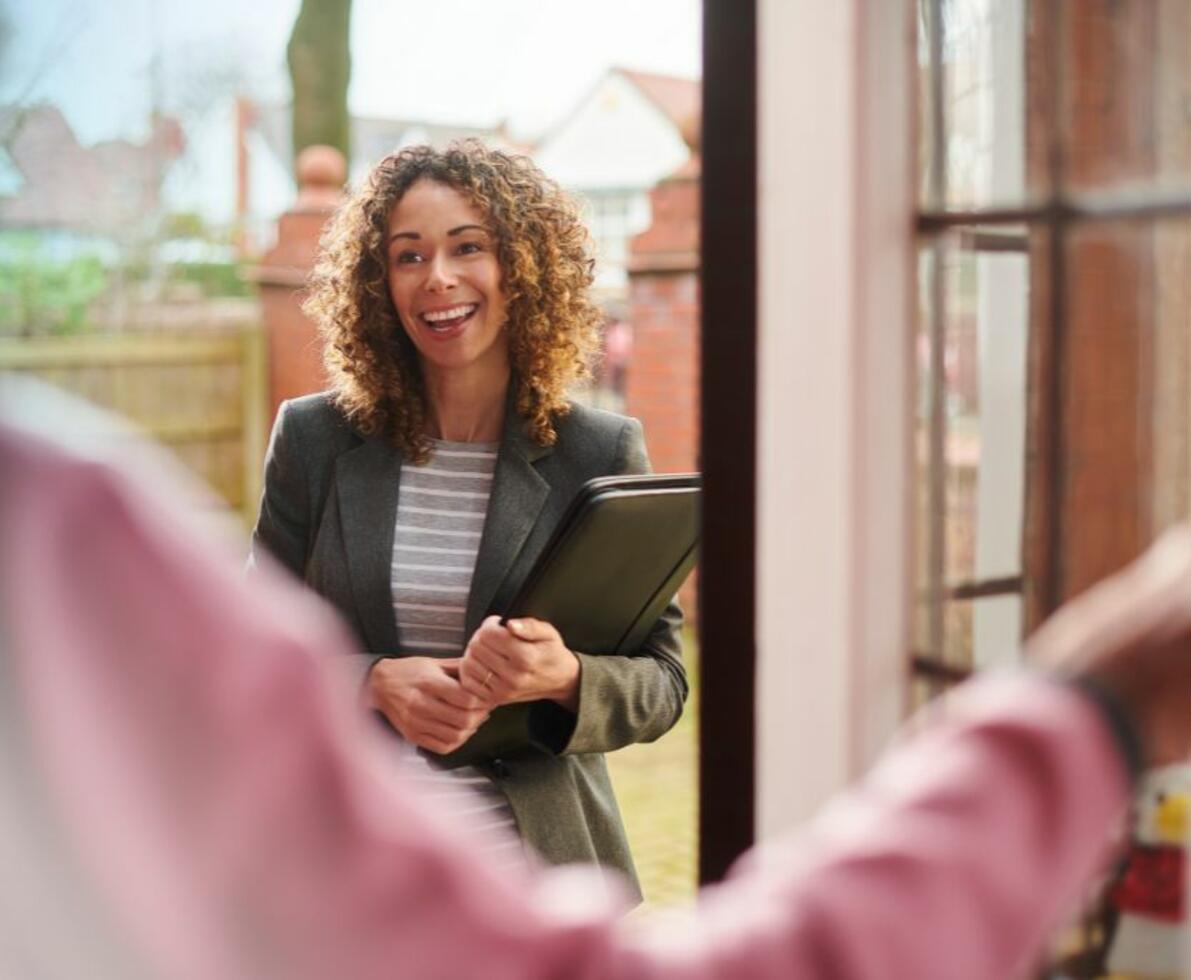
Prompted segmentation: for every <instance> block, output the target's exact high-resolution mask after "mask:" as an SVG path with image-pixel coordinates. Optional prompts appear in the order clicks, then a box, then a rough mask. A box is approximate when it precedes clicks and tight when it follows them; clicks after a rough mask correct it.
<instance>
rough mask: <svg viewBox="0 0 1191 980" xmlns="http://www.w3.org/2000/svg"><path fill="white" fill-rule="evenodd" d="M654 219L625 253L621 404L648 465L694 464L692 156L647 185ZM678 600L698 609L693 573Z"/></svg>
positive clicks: (683, 468)
mask: <svg viewBox="0 0 1191 980" xmlns="http://www.w3.org/2000/svg"><path fill="white" fill-rule="evenodd" d="M650 200H651V204H652V207H653V224H652V225H650V227H649V228H648V229H646V230H645V231H643V232H642V233H641V234H640V235H637V236H636V237H635V238H634V239H633V241H632V243H631V245H630V255H629V323H630V324H631V325H632V328H633V353H632V357H631V358H630V359H629V363H628V368H627V370H626V372H625V411H626V412H627V413H628V414H629V415H633V416H636V417H637V418H638V419H640V420H641V424H642V425H643V426H644V428H645V438H646V441H647V443H648V445H649V456H650V459H651V460H652V462H653V468H654V469H655V470H656V471H657V472H659V473H682V472H689V471H691V470H697V469H699V159H698V157H697V156H695V157H692V158H691V160H690V162H689V163H687V164H686V165H685V166H684V167H683V168H682V169H681V170H680V171H679V172H678V173H676V174H674V175H673V176H672V177H668V178H666V179H665V180H663V181H662V182H661V183H659V184H658V185H657V187H655V188H654V189H653V190H652V191H651V192H650ZM680 599H681V601H682V604H683V607H684V608H685V609H686V611H687V615H688V617H693V616H694V611H695V609H696V608H697V601H696V600H697V597H696V583H695V576H691V578H690V579H689V580H688V581H687V584H686V586H685V587H684V588H683V590H682V592H681V594H680Z"/></svg>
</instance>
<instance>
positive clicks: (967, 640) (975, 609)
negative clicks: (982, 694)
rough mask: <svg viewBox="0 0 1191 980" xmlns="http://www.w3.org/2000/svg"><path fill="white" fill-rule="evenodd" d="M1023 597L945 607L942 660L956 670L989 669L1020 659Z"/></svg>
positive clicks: (973, 600)
mask: <svg viewBox="0 0 1191 980" xmlns="http://www.w3.org/2000/svg"><path fill="white" fill-rule="evenodd" d="M1021 609H1022V605H1021V596H1019V595H998V596H989V597H987V598H984V599H969V600H964V601H951V602H948V603H947V604H946V607H945V623H946V626H945V631H944V635H945V637H946V646H945V648H944V657H943V659H944V660H945V661H946V662H947V663H948V664H950V665H952V666H955V667H970V668H972V669H974V670H987V669H988V668H990V667H1003V666H1005V665H1006V664H1013V663H1017V662H1018V661H1019V660H1020V653H1021V639H1022V635H1021V634H1022V624H1021Z"/></svg>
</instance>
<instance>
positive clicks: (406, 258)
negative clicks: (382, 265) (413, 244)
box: [397, 252, 422, 265]
mask: <svg viewBox="0 0 1191 980" xmlns="http://www.w3.org/2000/svg"><path fill="white" fill-rule="evenodd" d="M421 261H422V256H421V255H419V254H418V253H417V252H398V253H397V264H398V265H409V264H410V263H411V262H421Z"/></svg>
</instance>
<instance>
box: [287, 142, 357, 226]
mask: <svg viewBox="0 0 1191 980" xmlns="http://www.w3.org/2000/svg"><path fill="white" fill-rule="evenodd" d="M296 170H297V173H298V208H299V209H302V210H306V209H318V208H334V207H338V205H339V201H340V200H341V198H342V197H343V185H344V184H345V183H346V182H347V160H346V158H345V157H344V156H343V154H342V153H340V152H339V150H337V149H335V147H333V146H324V145H322V144H316V145H314V146H308V147H306V149H304V150H303V151H302V152H301V153H299V154H298V162H297V167H296Z"/></svg>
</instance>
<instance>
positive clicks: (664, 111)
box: [533, 68, 700, 302]
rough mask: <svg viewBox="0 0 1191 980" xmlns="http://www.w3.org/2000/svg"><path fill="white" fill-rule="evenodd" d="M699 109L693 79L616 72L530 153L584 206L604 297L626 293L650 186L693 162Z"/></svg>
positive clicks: (646, 216)
mask: <svg viewBox="0 0 1191 980" xmlns="http://www.w3.org/2000/svg"><path fill="white" fill-rule="evenodd" d="M699 110H700V85H699V82H698V81H695V80H693V79H687V78H674V77H670V76H666V75H651V74H647V73H645V72H638V71H631V70H629V69H626V68H613V69H610V70H609V71H608V72H607V74H605V75H604V76H603V78H601V79H600V80H599V82H598V83H597V84H596V85H595V86H594V87H593V88H592V89H591V91H590V92H589V93H588V94H587V95H586V96H585V97H584V98H583V100H582V101H581V102H580V103H579V105H578V106H577V107H576V108H575V110H574V111H573V112H571V113H570V114H568V115H567V116H565V117H564V118H563V119H561V120H560V121H559V122H558V123H557V124H556V125H555V126H554V127H552V128H551V129H550V130H548V131H547V132H546V133H545V135H544V136H542V137H541V138H540V139H539V140H538V142H537V144H536V146H535V148H534V151H533V157H534V160H535V161H536V162H537V164H538V165H539V166H540V167H541V168H542V169H543V170H544V171H545V172H546V173H547V174H549V175H550V176H551V177H553V178H554V179H555V180H557V181H558V182H559V183H561V184H563V185H564V186H565V187H568V188H570V189H571V190H573V191H576V192H578V193H580V194H581V195H582V196H583V198H584V199H585V201H586V203H587V206H588V227H589V228H590V229H591V231H592V234H593V236H594V237H595V240H596V244H597V247H598V249H599V266H598V271H597V279H596V286H597V289H598V290H599V291H600V293H601V294H602V295H603V297H604V298H605V299H606V300H611V301H613V302H615V301H616V300H617V299H623V298H624V296H625V295H626V294H627V290H628V275H627V272H626V262H627V258H628V241H629V239H630V238H631V237H632V236H633V235H635V234H637V233H638V232H641V231H644V230H645V229H646V228H647V227H648V226H649V224H650V211H649V190H650V188H652V187H653V186H654V185H655V184H656V183H657V182H658V181H659V180H661V179H662V178H663V177H665V176H667V175H669V174H672V173H673V172H674V171H675V170H677V169H678V168H679V167H681V166H682V165H683V164H684V163H686V162H687V160H689V159H690V156H691V152H692V149H693V148H694V147H695V146H697V144H698V128H699Z"/></svg>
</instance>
